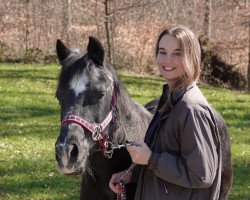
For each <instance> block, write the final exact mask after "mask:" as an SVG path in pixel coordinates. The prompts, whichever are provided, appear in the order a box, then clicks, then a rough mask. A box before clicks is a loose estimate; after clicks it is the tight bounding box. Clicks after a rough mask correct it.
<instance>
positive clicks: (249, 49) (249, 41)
mask: <svg viewBox="0 0 250 200" xmlns="http://www.w3.org/2000/svg"><path fill="white" fill-rule="evenodd" d="M248 33H249V34H248V68H247V84H248V87H247V90H248V92H250V23H249V25H248Z"/></svg>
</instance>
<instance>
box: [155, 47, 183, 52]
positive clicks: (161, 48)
mask: <svg viewBox="0 0 250 200" xmlns="http://www.w3.org/2000/svg"><path fill="white" fill-rule="evenodd" d="M159 50H166V49H165V48H163V47H160V48H159ZM173 51H181V49H175V50H173Z"/></svg>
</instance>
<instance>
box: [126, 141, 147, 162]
mask: <svg viewBox="0 0 250 200" xmlns="http://www.w3.org/2000/svg"><path fill="white" fill-rule="evenodd" d="M136 144H137V146H135V145H133V146H128V147H127V151H128V152H129V154H130V156H131V159H132V161H133V162H134V163H137V164H142V165H146V164H147V163H148V158H149V156H150V154H151V150H150V149H149V147H148V146H147V144H145V143H144V142H137V143H136Z"/></svg>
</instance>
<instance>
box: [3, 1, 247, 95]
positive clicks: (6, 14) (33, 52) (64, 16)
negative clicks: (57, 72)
mask: <svg viewBox="0 0 250 200" xmlns="http://www.w3.org/2000/svg"><path fill="white" fill-rule="evenodd" d="M249 4H250V3H249V1H248V0H61V1H59V0H8V1H4V0H2V1H1V4H0V61H1V62H27V63H30V62H35V63H36V62H42V63H51V62H55V61H56V56H55V44H56V40H57V39H61V40H62V41H64V42H65V44H67V45H68V46H69V47H71V48H77V49H79V50H80V51H81V52H84V51H85V48H86V44H87V42H88V36H90V35H91V36H95V37H97V38H98V39H99V40H100V41H101V42H102V43H103V45H104V47H105V49H106V59H107V61H109V62H111V63H112V64H113V65H114V66H115V67H116V68H117V69H124V70H128V71H130V70H131V71H133V72H136V73H147V74H156V73H157V71H158V70H157V69H156V67H155V64H154V58H155V55H154V48H155V41H156V38H157V36H158V34H159V32H160V31H161V30H162V29H163V28H165V27H167V26H170V25H175V24H183V25H185V26H187V27H189V28H190V29H191V30H193V31H194V32H195V33H196V35H197V36H198V37H199V38H200V41H201V44H202V50H203V64H204V68H205V70H204V71H203V74H202V77H201V78H202V79H203V80H204V81H207V82H209V83H213V84H214V85H223V84H225V85H228V86H229V87H233V88H235V89H248V90H250V84H248V86H247V83H249V82H250V28H249V27H250V5H249ZM228 72H229V73H228ZM211 74H215V76H214V77H211ZM224 79H225V80H224ZM233 81H234V82H233Z"/></svg>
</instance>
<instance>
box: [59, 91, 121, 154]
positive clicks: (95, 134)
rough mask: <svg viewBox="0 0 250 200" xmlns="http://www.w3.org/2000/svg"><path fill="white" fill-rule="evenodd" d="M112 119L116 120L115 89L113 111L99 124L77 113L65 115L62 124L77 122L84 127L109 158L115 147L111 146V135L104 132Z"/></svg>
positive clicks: (112, 103)
mask: <svg viewBox="0 0 250 200" xmlns="http://www.w3.org/2000/svg"><path fill="white" fill-rule="evenodd" d="M111 121H112V122H113V123H115V121H116V94H115V92H114V91H113V94H112V102H111V111H110V112H109V113H108V115H107V116H106V118H105V119H104V120H103V121H102V122H101V123H100V124H99V125H98V124H97V125H95V124H92V123H90V122H88V121H87V120H85V119H83V118H81V117H79V116H76V115H67V116H65V117H64V118H63V120H62V122H61V125H64V124H66V123H75V124H78V125H80V126H81V127H82V128H83V129H85V130H87V131H88V132H89V133H91V136H92V140H93V141H95V142H96V141H97V142H98V143H99V144H100V146H101V148H102V151H103V152H102V153H103V155H104V156H105V157H107V158H111V157H112V154H113V149H112V148H111V147H112V143H111V142H109V141H108V138H109V135H108V134H107V132H104V130H105V129H106V128H107V126H108V125H109V123H110V122H111Z"/></svg>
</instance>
